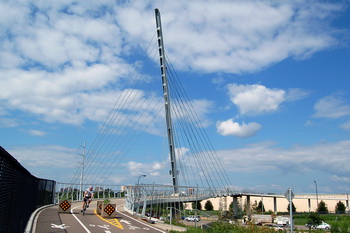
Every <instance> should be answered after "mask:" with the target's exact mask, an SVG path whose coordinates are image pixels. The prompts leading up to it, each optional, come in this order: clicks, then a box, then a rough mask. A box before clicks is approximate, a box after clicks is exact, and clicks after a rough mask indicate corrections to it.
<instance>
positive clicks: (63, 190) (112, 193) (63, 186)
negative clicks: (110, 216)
mask: <svg viewBox="0 0 350 233" xmlns="http://www.w3.org/2000/svg"><path fill="white" fill-rule="evenodd" d="M89 186H93V187H94V190H95V192H94V199H111V198H121V197H125V191H124V186H122V185H96V184H84V185H81V184H69V183H59V182H57V184H56V191H55V203H59V202H60V200H70V201H72V202H73V201H82V200H83V195H84V192H85V190H86V189H87V188H88V187H89Z"/></svg>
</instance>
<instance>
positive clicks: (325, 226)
mask: <svg viewBox="0 0 350 233" xmlns="http://www.w3.org/2000/svg"><path fill="white" fill-rule="evenodd" d="M315 228H316V229H324V230H329V229H331V225H329V224H328V223H325V222H323V221H322V222H321V224H320V225H318V226H316V227H315Z"/></svg>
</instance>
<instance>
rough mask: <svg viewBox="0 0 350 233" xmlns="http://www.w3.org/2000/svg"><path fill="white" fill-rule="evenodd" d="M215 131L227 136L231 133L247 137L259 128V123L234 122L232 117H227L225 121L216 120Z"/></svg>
mask: <svg viewBox="0 0 350 233" xmlns="http://www.w3.org/2000/svg"><path fill="white" fill-rule="evenodd" d="M216 128H217V132H218V133H219V134H220V135H223V136H228V135H233V136H236V137H241V138H247V137H251V136H254V135H255V134H256V133H257V132H258V131H259V130H260V128H261V125H260V124H258V123H256V122H251V123H248V124H246V123H244V122H243V123H242V125H240V124H239V123H237V122H235V121H234V119H228V120H227V121H222V122H220V121H218V122H217V123H216Z"/></svg>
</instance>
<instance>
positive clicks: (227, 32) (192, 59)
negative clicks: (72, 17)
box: [119, 1, 342, 73]
mask: <svg viewBox="0 0 350 233" xmlns="http://www.w3.org/2000/svg"><path fill="white" fill-rule="evenodd" d="M145 5H147V3H142V4H140V3H139V2H132V3H129V4H127V5H126V6H125V7H121V8H120V12H123V16H124V17H122V18H119V19H120V21H122V22H123V23H122V24H121V27H122V29H123V30H125V31H126V32H128V34H129V36H130V38H128V40H130V41H133V42H134V41H135V40H136V38H138V37H142V35H143V34H145V33H147V31H149V30H150V27H149V25H148V23H149V20H148V17H145V16H147V13H146V12H145V11H144V10H143V7H144V6H145ZM151 5H152V4H151ZM153 6H157V7H158V8H160V9H161V12H162V16H163V27H164V31H165V32H166V33H165V40H166V43H167V51H168V54H170V56H171V57H172V58H173V59H172V61H173V63H175V64H176V67H181V68H182V69H190V70H197V71H200V72H215V71H221V72H228V73H241V72H244V71H256V70H259V69H262V68H263V67H266V66H269V65H271V64H274V63H276V62H279V61H281V60H284V59H286V58H288V57H296V58H298V59H300V58H305V57H308V56H310V55H312V54H313V53H315V52H317V51H319V50H322V49H324V48H327V47H329V46H332V45H333V44H334V43H335V39H334V38H333V35H332V34H333V32H334V31H333V29H332V28H331V27H329V26H327V25H328V23H327V21H328V20H329V17H332V16H333V15H334V14H336V13H337V12H339V11H341V10H342V5H341V4H329V3H323V2H321V1H313V2H312V4H309V3H306V2H298V1H292V2H291V1H289V2H280V1H272V2H261V1H234V2H232V1H220V2H218V1H206V2H203V1H191V2H188V1H173V2H158V3H157V4H154V5H153ZM140 9H142V10H141V11H140V12H138V14H136V12H137V11H138V10H140ZM146 9H148V8H146ZM262 12H263V13H262ZM128 15H129V17H128ZM253 15H254V17H252V16H253ZM148 16H149V14H148ZM133 18H134V20H136V21H138V22H142V23H141V24H142V25H141V24H135V23H134V20H133ZM141 18H142V19H141ZM242 22H244V23H242ZM325 28H327V29H328V30H324V29H325ZM137 29H138V30H137ZM179 32H181V33H179Z"/></svg>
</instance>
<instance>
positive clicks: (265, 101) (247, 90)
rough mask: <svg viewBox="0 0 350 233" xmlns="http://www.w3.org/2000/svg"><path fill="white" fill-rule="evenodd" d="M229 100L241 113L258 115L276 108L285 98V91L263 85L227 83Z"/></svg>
mask: <svg viewBox="0 0 350 233" xmlns="http://www.w3.org/2000/svg"><path fill="white" fill-rule="evenodd" d="M227 87H228V90H229V95H230V99H231V101H232V102H233V103H234V104H235V105H237V107H238V108H239V111H240V113H241V114H242V115H258V114H264V113H269V112H274V111H276V110H278V107H279V106H280V104H281V103H282V102H283V101H284V100H285V93H286V92H285V91H284V90H280V89H270V88H267V87H265V86H263V85H259V84H254V85H239V84H235V83H232V84H229V85H227Z"/></svg>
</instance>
